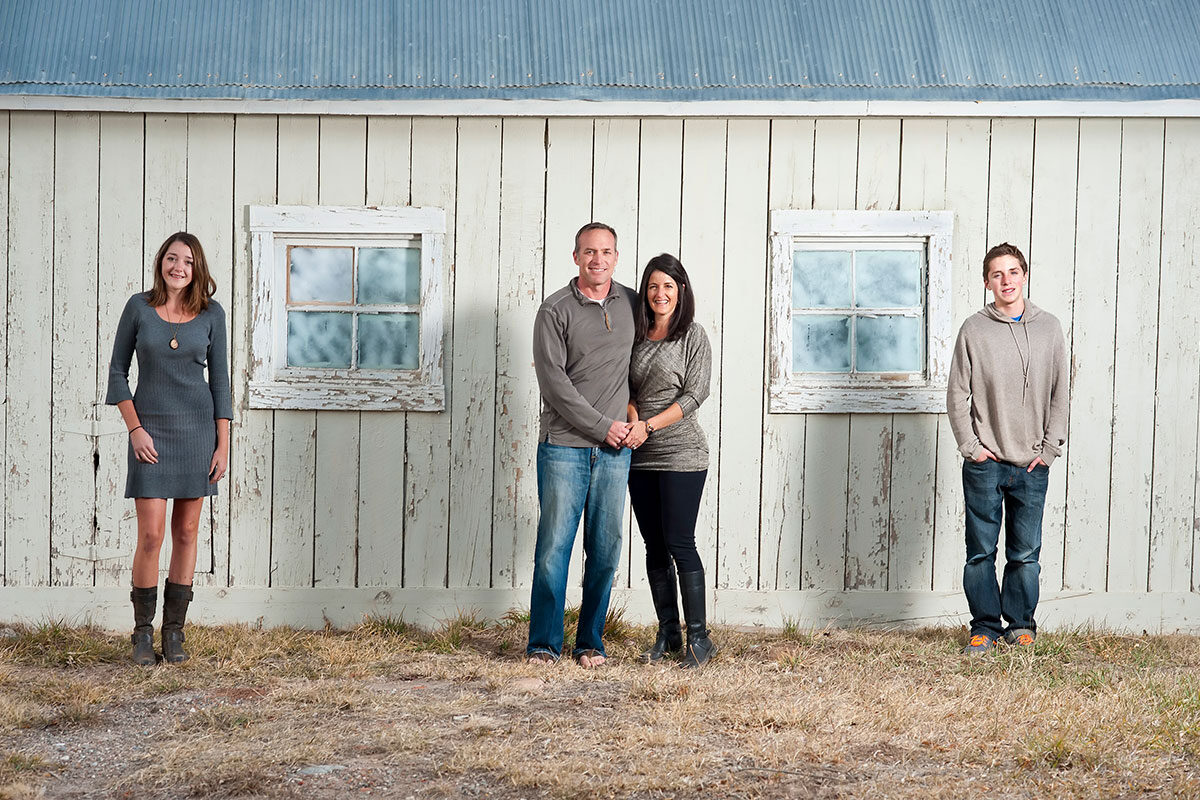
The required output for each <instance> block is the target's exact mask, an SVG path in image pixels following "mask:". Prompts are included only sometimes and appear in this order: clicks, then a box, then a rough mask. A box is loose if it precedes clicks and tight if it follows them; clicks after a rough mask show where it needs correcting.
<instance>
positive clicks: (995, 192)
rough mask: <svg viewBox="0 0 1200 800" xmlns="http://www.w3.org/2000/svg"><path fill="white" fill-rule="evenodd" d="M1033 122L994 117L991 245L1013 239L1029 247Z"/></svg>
mask: <svg viewBox="0 0 1200 800" xmlns="http://www.w3.org/2000/svg"><path fill="white" fill-rule="evenodd" d="M1033 125H1034V123H1033V120H1031V119H996V120H993V121H992V154H991V163H990V169H989V174H988V228H987V230H988V235H987V246H988V247H991V246H992V245H995V244H999V243H1000V242H1011V243H1012V244H1015V245H1016V246H1017V247H1019V248H1021V251H1022V252H1025V253H1027V252H1028V251H1029V236H1030V222H1031V217H1032V213H1033V192H1032V191H1031V189H1032V186H1033ZM985 252H986V249H985ZM981 280H982V279H981Z"/></svg>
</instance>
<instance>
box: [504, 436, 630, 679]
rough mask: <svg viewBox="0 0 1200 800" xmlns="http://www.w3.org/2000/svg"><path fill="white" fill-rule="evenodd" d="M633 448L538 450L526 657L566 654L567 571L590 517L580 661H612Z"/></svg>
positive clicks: (579, 636)
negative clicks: (614, 599) (607, 624)
mask: <svg viewBox="0 0 1200 800" xmlns="http://www.w3.org/2000/svg"><path fill="white" fill-rule="evenodd" d="M629 455H630V451H629V448H626V447H622V448H621V449H619V450H614V449H613V448H611V447H562V446H560V445H553V444H547V443H545V442H543V443H541V444H539V445H538V450H537V483H538V506H539V511H540V514H539V516H538V533H537V547H536V549H535V550H534V554H533V590H532V591H531V593H530V599H529V645H528V646H527V647H526V653H527V654H532V653H538V652H542V653H550V654H551V655H553V656H554V657H555V658H558V657H559V656H560V655H561V654H562V645H563V610H564V609H563V607H564V605H565V604H566V596H567V567H568V566H569V565H570V562H571V548H572V547H573V546H574V544H575V532H576V531H577V530H578V529H579V517H580V516H581V515H582V516H583V602H582V603H581V604H580V606H579V628H578V630H577V631H576V633H575V649H574V651H573V654H574V655H579V654H580V653H581V652H583V651H584V650H598V651H600V652H601V653H604V638H603V637H604V620H605V617H607V616H608V600H609V596H610V594H611V593H612V582H613V576H614V575H616V574H617V567H618V565H619V564H620V562H621V544H622V536H621V533H622V531H621V526H622V522H623V519H624V517H625V487H626V485H627V483H628V482H629Z"/></svg>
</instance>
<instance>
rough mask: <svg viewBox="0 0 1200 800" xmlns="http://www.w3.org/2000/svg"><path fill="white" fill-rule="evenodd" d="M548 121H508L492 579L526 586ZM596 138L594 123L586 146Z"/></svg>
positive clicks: (533, 509)
mask: <svg viewBox="0 0 1200 800" xmlns="http://www.w3.org/2000/svg"><path fill="white" fill-rule="evenodd" d="M546 125H547V123H546V120H544V119H537V118H534V119H506V120H504V131H503V134H504V146H503V156H502V161H501V164H500V191H501V198H502V203H503V205H502V207H501V209H500V291H499V297H498V302H497V313H496V323H497V330H496V410H495V415H496V421H495V467H494V468H495V475H496V481H495V487H496V488H495V491H494V492H493V498H492V503H493V506H492V515H493V525H494V526H495V527H494V530H493V533H492V574H491V585H492V586H495V587H500V588H505V587H515V586H520V585H523V584H522V583H521V582H520V581H521V580H525V581H527V580H528V578H527V576H528V575H531V574H532V566H533V546H534V542H535V538H536V537H535V532H536V530H537V507H538V506H537V465H536V461H535V460H536V456H537V438H538V403H539V395H538V386H537V376H536V375H535V374H534V371H533V356H532V353H531V348H530V342H532V341H533V320H534V316H535V315H536V314H537V309H538V306H539V305H540V304H541V300H542V298H541V294H540V293H539V292H538V288H537V287H538V286H540V285H541V280H542V262H543V260H544V258H545V253H544V250H543V236H544V224H543V223H544V221H545V217H544V215H545V208H544V204H545V200H546V165H547V158H548V153H547V148H546V144H545V142H546V135H547V127H546ZM590 141H591V128H590V125H589V126H588V127H587V141H586V142H585V144H586V145H587V147H586V149H585V150H584V152H585V153H589V152H590V149H591V148H590ZM568 235H569V234H568Z"/></svg>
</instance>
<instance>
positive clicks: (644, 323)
mask: <svg viewBox="0 0 1200 800" xmlns="http://www.w3.org/2000/svg"><path fill="white" fill-rule="evenodd" d="M638 295H639V302H638V304H637V309H636V311H635V313H634V321H635V324H636V335H635V339H634V346H633V357H632V358H631V359H630V364H629V386H630V397H631V400H630V402H629V421H630V422H632V423H634V424H633V429H632V430H631V431H630V432H629V436H628V437H627V438H626V439H625V444H626V445H627V446H629V447H631V448H633V459H632V463H631V464H630V467H629V499H630V501H631V503H632V505H633V513H634V514H635V515H636V516H637V521H638V528H640V529H641V532H642V538H643V539H645V541H646V574H647V577H648V578H649V581H650V594H651V596H652V597H653V599H654V610H655V612H656V613H657V615H658V637H657V638H656V639H655V641H654V645H653V646H652V647H651V648H650V649H649V650H648V651H647V652H646V653H644V654H643V655H642V658H643V660H645V661H660V660H661V659H663V658H664V657H665V656H666V655H667V654H668V653H677V652H678V651H679V650H680V649H682V648H683V644H684V642H683V634H682V631H681V630H680V625H679V605H678V600H677V597H676V594H675V578H676V574H675V573H676V570H678V577H679V590H680V593H681V594H682V595H683V616H684V620H685V621H686V622H687V648H686V650H685V652H684V654H683V661H682V663H681V665H680V666H682V667H683V668H684V669H694V668H696V667H699V666H702V665H703V664H704V663H705V662H707V661H708V660H709V659H710V658H712V656H713V655H714V654H715V653H716V651H717V646H716V645H715V644H713V641H712V639H710V638H709V636H708V627H707V622H706V617H705V608H704V565H703V563H701V561H700V554H699V553H698V552H697V551H696V516H697V514H698V513H699V511H700V495H701V493H702V492H703V491H704V479H705V477H706V476H707V475H708V445H707V443H706V442H705V439H704V431H703V430H702V429H701V428H700V423H699V422H698V421H697V419H696V410H697V409H699V408H700V404H701V403H703V402H704V400H705V399H706V398H707V397H708V388H709V379H710V376H711V374H712V349H711V347H710V346H709V344H708V336H707V335H706V334H705V333H704V328H702V327H701V326H700V324H699V323H697V322H694V321H693V317H694V315H695V308H696V301H695V298H694V297H693V295H692V286H691V281H690V280H689V279H688V275H687V272H685V271H684V269H683V265H682V264H680V263H679V259H677V258H675V257H674V256H671V255H667V254H666V253H664V254H662V255H660V256H655V257H654V258H652V259H650V263H648V264H647V265H646V270H645V272H643V273H642V286H641V289H640V291H639V292H638Z"/></svg>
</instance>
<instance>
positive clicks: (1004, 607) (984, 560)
mask: <svg viewBox="0 0 1200 800" xmlns="http://www.w3.org/2000/svg"><path fill="white" fill-rule="evenodd" d="M1025 469H1026V468H1025V467H1021V466H1017V465H1016V464H1009V463H1007V462H1004V461H992V460H991V459H988V460H987V461H980V462H978V463H976V462H974V461H966V462H964V463H963V495H964V497H965V498H966V505H967V565H966V566H965V567H963V591H964V592H965V593H966V595H967V605H968V606H970V608H971V635H972V636H974V635H976V634H980V633H982V634H986V635H988V636H990V637H992V638H993V639H998V638H1000V637H1001V636H1003V635H1004V633H1005V632H1006V631H1008V630H1011V629H1014V628H1028V629H1029V630H1037V625H1036V623H1035V622H1034V620H1033V612H1034V611H1035V610H1036V609H1037V603H1038V578H1039V576H1040V575H1041V572H1042V567H1041V565H1040V564H1038V557H1039V556H1040V555H1041V552H1042V510H1043V509H1044V508H1045V506H1046V485H1047V483H1048V480H1049V475H1050V470H1049V469H1047V468H1046V467H1044V466H1042V465H1040V464H1039V465H1038V466H1036V467H1034V468H1033V472H1026V471H1025ZM1002 518H1003V521H1004V560H1005V563H1004V585H1003V586H1002V587H1001V586H997V585H996V546H997V543H998V541H999V538H1000V522H1001V519H1002ZM1005 622H1007V623H1008V624H1007V627H1006V626H1005Z"/></svg>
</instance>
